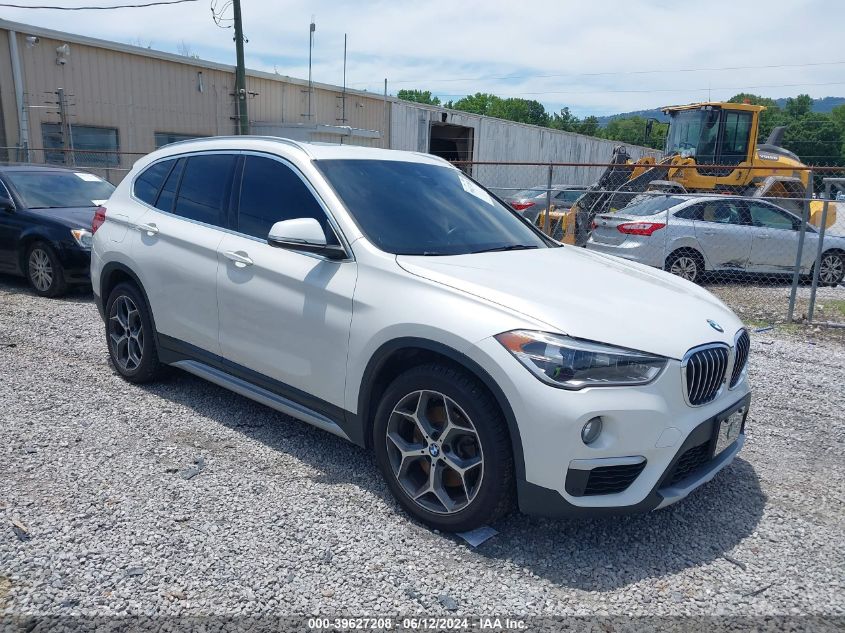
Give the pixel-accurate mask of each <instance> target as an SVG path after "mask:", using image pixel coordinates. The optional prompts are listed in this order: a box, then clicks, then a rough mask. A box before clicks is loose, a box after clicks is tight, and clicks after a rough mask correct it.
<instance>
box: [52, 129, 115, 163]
mask: <svg viewBox="0 0 845 633" xmlns="http://www.w3.org/2000/svg"><path fill="white" fill-rule="evenodd" d="M41 135H42V137H43V139H44V150H45V151H44V155H45V160H46V161H47V162H48V163H55V164H59V165H65V164H74V165H79V166H80V167H83V166H84V167H118V166H120V154H119V152H120V142H119V138H118V132H117V128H113V127H95V126H93V125H71V126H70V139H69V143H68V146H69V147H72V148H73V152H72V154H73V156H72V158H73V161H71V160H70V159H71V157H70V156H69V154H70V153H71V152H69V151H62V150H63V149H64V147H65V143H64V135H63V133H62V126H61V125H60V124H59V123H42V124H41ZM86 150H87V151H86Z"/></svg>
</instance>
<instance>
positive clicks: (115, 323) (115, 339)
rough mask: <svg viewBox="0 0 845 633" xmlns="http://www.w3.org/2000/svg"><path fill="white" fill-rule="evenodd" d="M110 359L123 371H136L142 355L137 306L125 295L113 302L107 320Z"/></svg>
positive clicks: (142, 337)
mask: <svg viewBox="0 0 845 633" xmlns="http://www.w3.org/2000/svg"><path fill="white" fill-rule="evenodd" d="M109 343H110V344H111V347H112V357H113V358H114V359H115V361H116V362H117V363H118V364H119V365H120V366H121V368H122V369H123V370H124V371H133V370H135V369H137V368H138V367H139V366H140V364H141V360H142V358H143V355H144V324H143V322H142V321H141V313H140V311H139V310H138V306H136V305H135V302H134V301H132V299H130V298H129V297H127V296H126V295H121V296H119V297H118V298H117V299H115V300H114V303H113V304H112V309H111V316H110V318H109Z"/></svg>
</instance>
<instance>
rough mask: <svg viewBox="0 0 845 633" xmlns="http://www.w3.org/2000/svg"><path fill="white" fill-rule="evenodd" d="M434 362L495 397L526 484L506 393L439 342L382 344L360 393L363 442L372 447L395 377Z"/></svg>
mask: <svg viewBox="0 0 845 633" xmlns="http://www.w3.org/2000/svg"><path fill="white" fill-rule="evenodd" d="M432 361H440V362H444V363H446V364H448V365H451V366H453V367H456V368H457V369H460V370H462V371H464V372H466V373H468V374H469V375H470V376H472V377H473V378H475V379H476V380H478V381H479V382H480V383H481V384H482V386H483V387H484V388H485V389H486V390H487V391H488V392H489V393H490V395H492V396H493V399H494V400H495V401H496V404H497V405H498V406H499V409H500V410H501V412H502V415H503V416H504V418H505V422H506V423H507V429H508V436H509V438H510V443H511V452H512V454H513V460H514V467H515V470H516V476H517V482H521V481H524V480H525V457H524V453H523V449H522V438H521V437H520V434H519V426H518V425H517V423H516V417H515V416H514V413H513V409H512V408H511V406H510V403H509V402H508V400H507V398H506V397H505V394H504V392H503V391H502V389H501V388H500V387H499V385H498V384H497V383H496V381H495V380H493V377H492V376H490V374H489V373H487V371H486V370H485V369H484V368H483V367H481V365H479V364H478V363H476V362H475V361H474V360H472V359H471V358H469V357H468V356H467V355H466V354H463V353H461V352H459V351H458V350H456V349H454V348H452V347H449V346H448V345H445V344H443V343H438V342H437V341H431V340H428V339H422V338H416V337H404V338H397V339H393V340H391V341H388V342H386V343H384V344H382V346H381V347H379V348H378V349H377V350H376V352H375V353H374V354H373V356H372V357H371V358H370V360H369V362H368V363H367V366H366V368H365V369H364V374H363V376H362V378H361V386H360V389H359V391H358V413H357V416H358V419H359V421H360V424H361V428H362V430H363V434H364V438H363V439H364V442H365V443H366V444H365V445H366V446H367V447H368V448H371V447H372V434H373V423H374V420H373V417H374V415H375V411H376V409H377V408H378V401H379V399H380V398H381V396H382V394H384V392H385V390H386V389H387V387H388V386H389V385H390V383H391V382H392V380H393V379H394V378H395V377H396V375H397V374H398V373H400V372H402V371H406V370H407V369H410V368H411V367H416V366H418V365H422V364H425V363H428V362H432Z"/></svg>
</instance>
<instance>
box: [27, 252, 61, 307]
mask: <svg viewBox="0 0 845 633" xmlns="http://www.w3.org/2000/svg"><path fill="white" fill-rule="evenodd" d="M26 279H27V281H29V285H30V286H32V289H33V290H34V291H35V293H36V294H37V295H39V296H41V297H59V296H61V295H63V294H65V293H66V292H67V282H66V281H65V272H64V269H63V268H62V265H61V263H60V262H59V258H58V257H56V253H55V252H54V251H53V249H52V248H50V247H49V246H48V245H47V244H46V243H45V242H35V243H34V244H33V245H32V246H30V247H29V249H27V251H26Z"/></svg>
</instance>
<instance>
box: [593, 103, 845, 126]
mask: <svg viewBox="0 0 845 633" xmlns="http://www.w3.org/2000/svg"><path fill="white" fill-rule="evenodd" d="M775 103H777V104H778V106H779V107H781V108H783V107H785V106H786V97H781V98H780V99H775ZM843 104H845V97H823V98H821V99H814V100H813V112H830V111H831V110H833V108H835V107H836V106H840V105H843ZM632 116H641V117H643V118H645V119H648V118H654V119H657V120H658V121H664V122H665V121H667V120H668V117H667V116H666V115H665V114H663V113H662V112H661V111H660V110H658V109H653V110H634V111H633V112H623V113H621V114H610V115H608V116H600V117H596V118H598V120H599V126H600V127H604V126H606V125H607V124H608V123H609V122H610V121H612V120H613V119H623V118H627V117H632Z"/></svg>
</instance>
